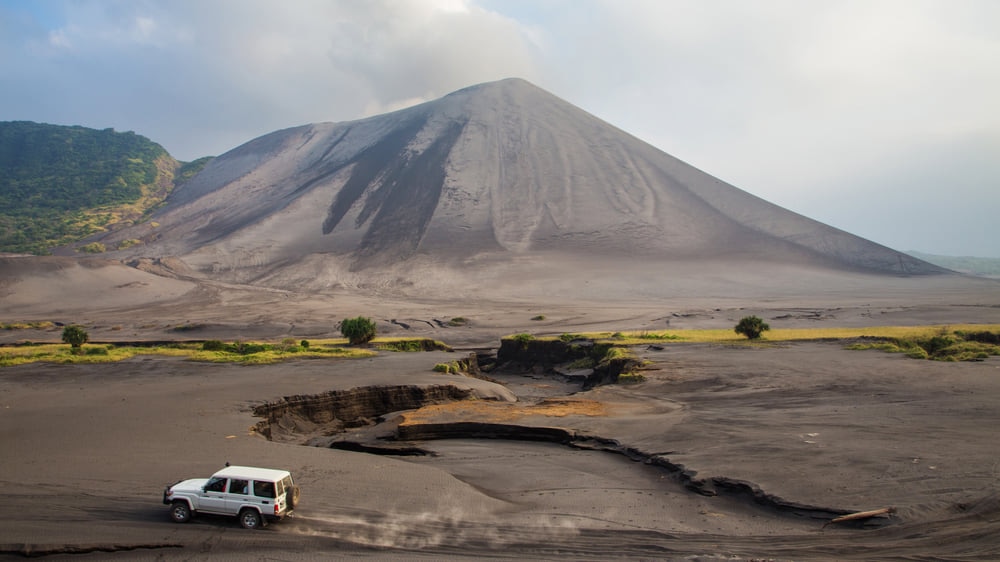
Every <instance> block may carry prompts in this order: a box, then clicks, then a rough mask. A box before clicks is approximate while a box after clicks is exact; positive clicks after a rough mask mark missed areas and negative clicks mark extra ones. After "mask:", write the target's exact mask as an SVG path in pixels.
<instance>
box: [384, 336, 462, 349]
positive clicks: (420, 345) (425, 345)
mask: <svg viewBox="0 0 1000 562" xmlns="http://www.w3.org/2000/svg"><path fill="white" fill-rule="evenodd" d="M372 343H373V344H374V345H375V347H376V348H378V349H384V350H386V351H402V352H418V351H451V347H449V346H448V345H447V344H445V343H444V342H440V341H438V340H432V339H430V338H379V339H378V340H373V341H372Z"/></svg>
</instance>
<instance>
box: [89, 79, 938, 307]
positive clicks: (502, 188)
mask: <svg viewBox="0 0 1000 562" xmlns="http://www.w3.org/2000/svg"><path fill="white" fill-rule="evenodd" d="M124 241H129V244H133V245H132V246H131V247H130V248H128V249H127V250H123V251H121V252H119V254H118V255H120V256H122V257H124V258H126V259H132V260H137V259H141V258H144V257H145V258H153V259H161V258H163V257H166V256H171V257H173V258H176V259H177V260H179V261H180V262H183V263H184V264H185V266H186V267H188V268H190V271H193V272H196V274H198V275H203V276H208V277H211V278H214V279H219V280H225V281H230V282H240V283H251V284H257V285H262V286H273V287H281V288H302V287H307V288H322V287H330V286H351V285H368V286H373V285H381V286H411V287H412V286H415V285H419V284H420V280H421V279H423V280H426V279H427V277H428V276H432V277H434V278H435V279H436V281H435V282H434V283H433V284H435V285H438V284H439V283H440V282H442V280H443V279H445V278H452V279H455V278H456V276H457V277H461V278H462V279H463V280H464V281H467V282H471V283H484V282H485V283H488V282H489V279H491V278H492V277H494V275H493V274H492V273H490V272H494V273H495V272H497V271H501V270H508V268H509V267H515V268H516V267H527V268H528V269H526V270H524V272H523V273H524V275H526V276H527V277H526V280H529V281H530V280H531V277H533V276H541V277H543V278H556V277H560V276H561V275H566V276H574V275H579V271H574V270H575V269H576V267H577V266H580V265H582V266H583V267H584V268H585V269H590V270H592V271H601V270H603V271H605V272H615V271H617V272H623V271H624V270H627V269H629V268H635V267H638V268H640V269H643V270H644V271H647V273H648V272H650V271H652V272H655V271H662V272H664V273H669V272H671V271H675V270H677V268H678V264H686V267H684V268H682V269H683V271H684V272H694V271H698V270H699V268H698V267H697V264H703V265H705V266H706V267H708V268H709V269H711V266H712V265H711V264H716V265H718V264H721V263H733V262H738V263H744V264H753V266H754V267H756V268H757V269H759V270H761V271H763V269H765V268H769V267H773V268H779V269H787V268H795V267H799V266H801V267H807V268H810V269H813V270H815V269H816V268H819V269H822V270H826V271H839V272H856V273H869V274H876V275H921V274H934V273H942V272H944V271H945V270H942V269H940V268H938V267H936V266H933V265H931V264H928V263H926V262H923V261H921V260H918V259H916V258H913V257H910V256H907V255H905V254H902V253H900V252H897V251H894V250H892V249H889V248H886V247H884V246H881V245H878V244H876V243H873V242H871V241H868V240H865V239H862V238H860V237H857V236H854V235H851V234H849V233H847V232H844V231H841V230H838V229H836V228H833V227H830V226H827V225H824V224H822V223H819V222H817V221H814V220H811V219H809V218H807V217H804V216H801V215H798V214H796V213H793V212H791V211H788V210H786V209H783V208H781V207H778V206H776V205H774V204H771V203H769V202H767V201H764V200H762V199H760V198H758V197H755V196H753V195H751V194H749V193H747V192H744V191H742V190H740V189H738V188H736V187H734V186H732V185H729V184H727V183H725V182H723V181H721V180H719V179H717V178H715V177H712V176H711V175H709V174H706V173H704V172H702V171H700V170H698V169H696V168H694V167H692V166H690V165H688V164H685V163H684V162H682V161H680V160H678V159H676V158H674V157H672V156H670V155H668V154H666V153H664V152H662V151H660V150H658V149H657V148H655V147H653V146H651V145H649V144H647V143H645V142H642V141H641V140H639V139H637V138H635V137H633V136H631V135H629V134H627V133H625V132H623V131H621V130H620V129H617V128H615V127H614V126H612V125H609V124H608V123H606V122H604V121H602V120H600V119H598V118H596V117H594V116H593V115H590V114H588V113H587V112H585V111H583V110H581V109H579V108H577V107H575V106H573V105H572V104H570V103H568V102H566V101H563V100H561V99H559V98H558V97H556V96H554V95H552V94H550V93H548V92H546V91H544V90H542V89H540V88H538V87H536V86H534V85H532V84H530V83H528V82H526V81H524V80H520V79H507V80H501V81H498V82H491V83H486V84H481V85H477V86H472V87H469V88H465V89H463V90H459V91H457V92H454V93H452V94H449V95H447V96H445V97H443V98H440V99H437V100H435V101H431V102H428V103H424V104H422V105H418V106H414V107H411V108H408V109H404V110H400V111H396V112H393V113H387V114H384V115H379V116H375V117H370V118H367V119H362V120H358V121H351V122H343V123H318V124H310V125H304V126H300V127H294V128H290V129H285V130H280V131H276V132H274V133H271V134H268V135H265V136H262V137H259V138H257V139H255V140H252V141H250V142H248V143H246V144H244V145H242V146H240V147H238V148H236V149H234V150H232V151H230V152H228V153H226V154H224V155H222V156H220V157H218V158H216V159H215V160H213V161H212V162H211V163H210V164H209V165H208V166H206V167H205V169H204V170H203V171H202V172H201V173H200V174H199V175H197V176H196V177H195V178H193V179H192V180H191V181H190V182H188V183H187V184H185V185H183V186H181V187H179V188H178V189H177V190H175V191H174V193H173V194H172V195H171V197H170V198H169V199H168V204H167V206H165V207H164V208H163V209H161V210H160V211H159V212H158V213H157V214H156V215H155V216H154V218H153V219H152V220H151V221H149V222H148V223H145V224H140V225H137V226H134V227H130V228H128V229H123V230H120V231H117V232H114V233H111V234H109V235H107V236H105V238H104V240H102V242H104V243H105V245H106V246H107V247H109V248H112V247H121V246H126V245H128V244H122V242H124ZM136 241H140V242H141V244H136V243H135V242H136ZM692 264H695V265H692ZM657 267H658V268H660V269H659V270H657V269H655V268H657ZM649 268H654V269H649ZM445 271H450V272H451V274H447V275H446V274H443V273H442V272H445ZM432 272H433V273H432ZM458 284H460V283H457V282H456V283H451V284H450V285H452V286H456V285H458ZM446 285H448V283H446Z"/></svg>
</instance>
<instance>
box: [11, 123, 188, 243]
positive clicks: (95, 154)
mask: <svg viewBox="0 0 1000 562" xmlns="http://www.w3.org/2000/svg"><path fill="white" fill-rule="evenodd" d="M205 160H207V159H203V160H199V161H196V162H193V163H191V164H190V165H185V164H182V163H180V162H177V161H176V160H175V159H174V158H173V157H171V156H170V154H169V153H167V151H166V150H164V148H163V147H162V146H160V145H158V144H156V143H154V142H153V141H151V140H149V139H147V138H145V137H143V136H141V135H137V134H135V133H133V132H131V131H129V132H124V133H122V132H116V131H114V130H113V129H104V130H97V129H89V128H86V127H79V126H72V127H70V126H62V125H47V124H43V123H33V122H30V121H4V122H0V252H16V253H34V254H44V253H48V250H49V249H50V248H52V247H54V246H59V245H62V244H66V243H69V242H72V241H75V240H79V239H81V238H84V237H86V236H87V235H90V234H93V233H95V232H99V231H101V230H104V229H106V228H109V227H112V226H115V225H120V224H123V223H124V224H129V223H132V222H135V221H138V220H140V219H141V218H142V217H143V216H144V215H145V214H146V213H147V212H148V211H150V210H151V209H152V208H154V207H155V206H157V205H158V204H159V203H160V202H162V201H163V199H164V198H165V197H166V196H167V194H169V193H170V191H171V190H172V189H173V188H174V184H175V177H177V178H182V177H188V176H190V175H191V174H192V173H194V172H197V170H198V169H200V167H201V166H203V165H204V163H205ZM91 249H92V250H95V251H100V249H101V248H100V247H92V248H91Z"/></svg>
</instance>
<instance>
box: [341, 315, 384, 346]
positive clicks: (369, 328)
mask: <svg viewBox="0 0 1000 562" xmlns="http://www.w3.org/2000/svg"><path fill="white" fill-rule="evenodd" d="M377 332H378V330H377V329H376V328H375V323H374V322H372V319H371V318H367V317H365V316H358V317H357V318H345V319H344V320H343V321H341V322H340V333H341V334H342V335H343V336H344V337H345V338H347V340H348V341H349V342H350V343H351V345H361V344H364V343H368V342H370V341H371V340H372V339H374V338H375V334H376V333H377Z"/></svg>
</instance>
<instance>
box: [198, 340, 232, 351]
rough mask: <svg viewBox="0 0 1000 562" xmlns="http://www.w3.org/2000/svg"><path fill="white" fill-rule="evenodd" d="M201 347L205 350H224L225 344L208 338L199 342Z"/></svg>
mask: <svg viewBox="0 0 1000 562" xmlns="http://www.w3.org/2000/svg"><path fill="white" fill-rule="evenodd" d="M201 348H202V349H203V350H205V351H224V350H225V349H226V344H224V343H222V342H221V341H219V340H208V341H206V342H205V343H203V344H201Z"/></svg>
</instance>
